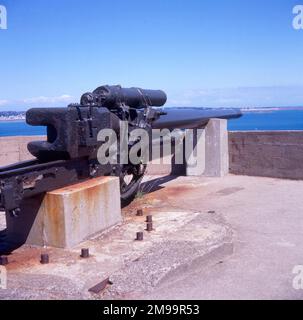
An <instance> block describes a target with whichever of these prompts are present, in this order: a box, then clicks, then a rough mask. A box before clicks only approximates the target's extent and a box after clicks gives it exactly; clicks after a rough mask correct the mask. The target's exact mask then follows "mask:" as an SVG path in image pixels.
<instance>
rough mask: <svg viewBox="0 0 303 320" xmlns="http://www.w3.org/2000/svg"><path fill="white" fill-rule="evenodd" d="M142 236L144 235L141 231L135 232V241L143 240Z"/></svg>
mask: <svg viewBox="0 0 303 320" xmlns="http://www.w3.org/2000/svg"><path fill="white" fill-rule="evenodd" d="M143 237H144V235H143V232H137V238H136V240H137V241H143Z"/></svg>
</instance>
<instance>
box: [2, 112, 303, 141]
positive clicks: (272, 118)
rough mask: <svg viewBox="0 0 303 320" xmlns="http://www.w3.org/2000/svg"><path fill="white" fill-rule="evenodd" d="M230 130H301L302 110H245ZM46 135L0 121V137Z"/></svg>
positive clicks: (19, 123)
mask: <svg viewBox="0 0 303 320" xmlns="http://www.w3.org/2000/svg"><path fill="white" fill-rule="evenodd" d="M228 130H230V131H267V130H269V131H281V130H303V109H302V110H271V111H267V110H264V109H263V110H262V111H245V112H244V113H243V116H242V117H241V118H239V119H232V120H229V121H228ZM39 135H46V128H45V127H40V126H37V127H36V126H29V125H28V124H26V122H25V121H22V120H16V121H0V137H9V136H39Z"/></svg>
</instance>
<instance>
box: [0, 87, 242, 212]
mask: <svg viewBox="0 0 303 320" xmlns="http://www.w3.org/2000/svg"><path fill="white" fill-rule="evenodd" d="M166 100H167V97H166V94H165V93H164V92H163V91H161V90H143V89H140V88H129V89H125V88H122V87H121V86H101V87H99V88H97V89H96V90H95V91H93V92H91V93H90V92H89V93H85V94H84V95H83V96H82V97H81V100H80V104H71V105H69V106H68V107H67V108H35V109H30V110H29V111H28V112H27V113H26V122H27V123H28V124H29V125H33V126H46V127H47V140H46V141H35V142H30V143H29V144H28V150H29V152H30V153H31V154H32V155H33V156H34V157H35V159H34V160H31V161H26V162H20V163H17V164H13V165H10V166H6V167H2V168H0V190H1V194H0V209H2V210H5V211H6V212H7V213H10V214H12V215H13V216H18V215H19V214H20V213H21V210H20V204H21V202H22V200H23V199H25V198H30V197H33V196H36V195H38V194H41V193H45V192H48V191H51V190H55V189H57V188H61V187H64V186H67V185H71V184H75V183H78V182H81V181H85V180H88V179H91V178H95V177H99V176H109V175H113V176H118V177H120V189H121V200H122V202H128V201H130V200H131V199H133V197H134V196H135V195H136V193H137V191H138V188H139V186H140V183H141V180H142V178H143V176H144V173H145V170H146V165H143V164H139V165H132V164H128V165H111V164H107V165H101V164H100V163H99V162H98V160H97V152H98V149H99V147H100V146H101V144H102V142H100V141H98V138H97V136H98V133H99V131H100V130H102V129H106V128H111V129H113V130H114V131H115V132H116V133H117V135H118V136H119V134H120V132H119V130H120V122H121V121H127V122H128V126H129V130H130V131H131V130H134V129H136V128H141V129H145V130H147V131H148V132H149V133H150V132H151V129H153V128H157V129H162V128H167V129H170V130H173V129H176V128H180V129H190V128H197V127H203V126H205V125H206V124H207V123H208V121H209V119H211V118H214V117H215V118H222V119H230V118H236V117H240V116H241V112H240V111H239V110H233V109H229V110H212V109H199V108H167V109H165V111H163V110H162V109H160V110H159V109H155V108H153V107H162V106H163V105H164V104H165V103H166ZM126 176H128V177H129V176H130V177H131V178H130V179H128V181H127V182H126V179H125V178H126Z"/></svg>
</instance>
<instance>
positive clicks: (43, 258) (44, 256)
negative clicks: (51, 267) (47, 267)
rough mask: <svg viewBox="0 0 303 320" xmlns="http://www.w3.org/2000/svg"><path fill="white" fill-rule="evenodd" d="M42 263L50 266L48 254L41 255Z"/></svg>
mask: <svg viewBox="0 0 303 320" xmlns="http://www.w3.org/2000/svg"><path fill="white" fill-rule="evenodd" d="M40 263H41V264H49V255H48V254H47V253H42V254H41V259H40Z"/></svg>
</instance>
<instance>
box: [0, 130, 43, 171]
mask: <svg viewBox="0 0 303 320" xmlns="http://www.w3.org/2000/svg"><path fill="white" fill-rule="evenodd" d="M45 139H46V137H43V136H42V137H40V136H38V137H37V136H35V137H32V136H31V137H30V136H29V137H0V166H6V165H9V164H12V163H15V162H19V161H26V160H30V159H32V158H33V157H32V155H31V154H30V153H29V152H28V151H27V144H28V142H30V141H34V140H45Z"/></svg>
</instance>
